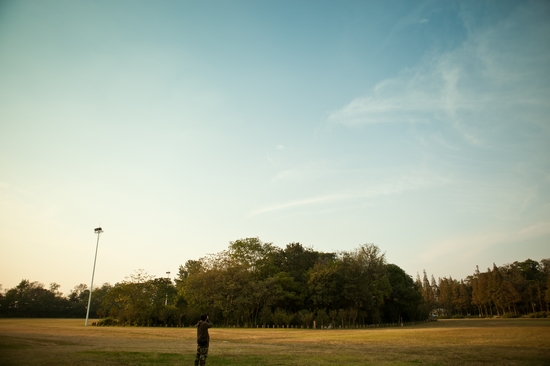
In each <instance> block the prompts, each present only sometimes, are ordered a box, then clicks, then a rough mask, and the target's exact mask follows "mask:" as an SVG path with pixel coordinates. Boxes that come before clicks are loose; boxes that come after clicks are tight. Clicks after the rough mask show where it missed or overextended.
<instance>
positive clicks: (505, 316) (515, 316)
mask: <svg viewBox="0 0 550 366" xmlns="http://www.w3.org/2000/svg"><path fill="white" fill-rule="evenodd" d="M502 317H503V318H519V315H518V314H512V313H506V314H504V315H503V316H502Z"/></svg>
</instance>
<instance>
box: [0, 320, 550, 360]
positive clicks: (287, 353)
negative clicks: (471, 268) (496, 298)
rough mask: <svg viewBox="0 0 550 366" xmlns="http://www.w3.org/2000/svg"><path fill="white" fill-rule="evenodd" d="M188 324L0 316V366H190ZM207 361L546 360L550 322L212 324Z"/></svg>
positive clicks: (549, 356) (191, 334)
mask: <svg viewBox="0 0 550 366" xmlns="http://www.w3.org/2000/svg"><path fill="white" fill-rule="evenodd" d="M195 334H196V333H195V330H194V329H193V328H141V327H93V326H89V327H84V320H82V319H77V320H75V319H70V320H67V319H0V365H98V364H101V365H192V364H193V360H194V351H195V344H196V343H195ZM210 335H211V338H212V341H211V344H210V353H209V356H208V360H207V365H268V366H271V365H335V364H336V365H550V319H479V320H477V319H476V320H472V319H468V320H440V321H438V322H433V323H426V324H421V325H417V326H410V327H399V328H376V329H361V330H300V329H224V328H212V329H211V331H210Z"/></svg>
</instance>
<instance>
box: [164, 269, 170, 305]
mask: <svg viewBox="0 0 550 366" xmlns="http://www.w3.org/2000/svg"><path fill="white" fill-rule="evenodd" d="M166 278H170V272H166ZM166 305H168V292H166V299H165V300H164V306H166Z"/></svg>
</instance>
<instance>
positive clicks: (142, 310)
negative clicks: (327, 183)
mask: <svg viewBox="0 0 550 366" xmlns="http://www.w3.org/2000/svg"><path fill="white" fill-rule="evenodd" d="M423 274H424V276H423V279H421V278H420V276H419V275H417V278H416V281H415V280H413V279H412V277H411V276H409V275H408V274H406V273H405V272H404V271H403V270H402V269H401V268H399V267H398V266H397V265H395V264H389V263H386V259H385V256H384V254H383V253H381V252H380V249H379V248H378V247H377V246H375V245H361V246H359V247H358V248H357V249H355V250H352V251H343V252H339V253H323V252H318V251H315V250H313V249H311V248H305V247H303V246H302V245H301V244H299V243H291V244H288V245H287V246H286V247H285V248H284V249H282V248H279V247H276V246H274V245H272V244H271V243H264V242H262V241H260V239H258V238H246V239H240V240H236V241H234V242H231V243H230V244H229V247H228V249H227V250H224V251H222V252H219V253H216V254H211V255H207V256H205V257H203V258H200V259H198V260H189V261H187V262H186V263H185V265H182V266H180V268H179V273H178V275H177V277H176V278H175V281H172V280H171V279H169V278H154V277H153V276H150V275H148V274H147V273H146V272H145V271H143V270H139V271H136V272H135V273H134V274H132V275H131V276H129V277H128V278H126V279H125V280H124V281H122V282H120V283H117V284H115V285H114V286H111V285H109V284H104V285H103V286H101V287H98V288H94V291H93V297H92V304H91V312H90V316H91V317H98V318H103V319H107V320H106V321H104V322H106V323H109V324H113V323H115V324H130V325H171V326H182V325H185V324H187V325H188V324H192V323H194V322H195V321H196V320H197V318H198V317H199V315H200V313H202V312H208V313H209V314H210V316H211V318H212V319H216V323H217V324H218V325H226V326H249V327H257V326H273V325H284V326H291V325H295V326H303V327H308V326H309V327H311V326H312V325H313V323H314V322H315V323H316V325H317V327H327V326H331V327H355V326H358V325H361V326H363V325H366V324H380V323H397V322H401V321H404V322H407V321H416V320H424V319H427V318H428V317H429V316H430V314H434V315H435V314H437V315H439V316H449V317H452V316H455V317H457V316H458V317H460V316H468V315H471V316H494V315H504V314H506V315H510V314H512V315H514V316H515V315H520V314H528V313H539V314H542V312H544V311H548V310H550V309H549V306H550V260H548V259H543V260H542V261H541V262H540V263H539V262H536V261H532V260H530V259H528V260H526V261H525V262H514V263H512V264H507V265H504V266H502V267H497V266H493V269H487V272H483V273H482V272H479V270H476V272H475V273H474V274H473V275H472V276H468V277H467V278H466V279H465V280H461V281H457V280H454V279H452V278H447V277H444V278H440V279H439V281H436V280H435V278H434V277H433V276H431V281H430V280H428V276H427V274H426V272H425V271H424V273H423ZM88 297H89V289H88V287H87V286H86V285H84V284H81V285H78V286H76V287H75V288H74V289H73V290H72V291H71V292H70V294H69V295H68V296H63V295H62V294H61V293H60V292H59V285H57V284H55V283H53V284H51V285H50V288H49V289H46V288H45V287H44V285H42V284H40V283H37V282H29V281H28V280H23V281H21V283H20V284H19V285H18V286H16V287H15V288H12V289H9V290H7V291H4V292H2V291H0V316H14V317H84V316H85V314H86V307H87V304H88ZM544 314H545V313H544Z"/></svg>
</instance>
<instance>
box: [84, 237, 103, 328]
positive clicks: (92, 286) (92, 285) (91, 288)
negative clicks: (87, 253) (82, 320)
mask: <svg viewBox="0 0 550 366" xmlns="http://www.w3.org/2000/svg"><path fill="white" fill-rule="evenodd" d="M102 232H103V230H101V228H100V227H98V228H95V229H94V233H96V234H97V242H96V244H95V257H94V269H93V270H92V283H91V285H90V297H89V298H88V309H87V310H86V324H85V325H84V326H86V327H87V326H88V317H89V316H90V305H91V303H92V290H93V288H94V275H95V262H96V260H97V247H98V246H99V234H101V233H102Z"/></svg>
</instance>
